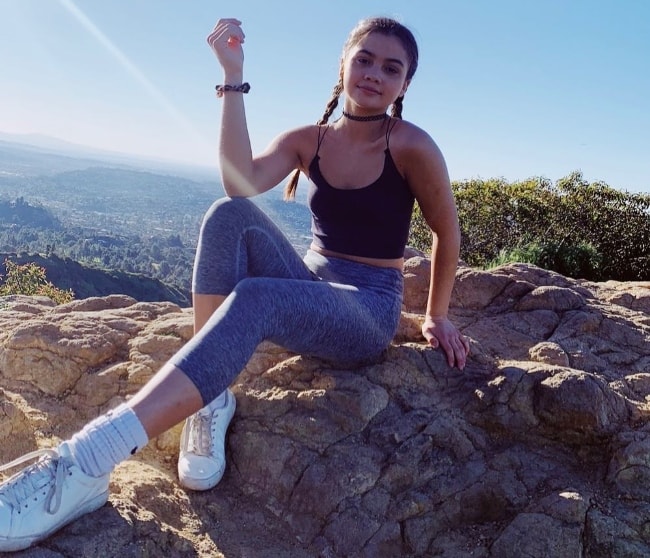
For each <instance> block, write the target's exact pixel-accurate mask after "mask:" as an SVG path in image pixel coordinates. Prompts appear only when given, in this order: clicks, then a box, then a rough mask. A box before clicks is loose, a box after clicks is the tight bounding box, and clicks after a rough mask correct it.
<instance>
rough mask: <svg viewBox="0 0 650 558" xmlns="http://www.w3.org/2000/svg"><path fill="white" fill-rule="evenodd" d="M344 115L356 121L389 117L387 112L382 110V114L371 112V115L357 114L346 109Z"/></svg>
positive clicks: (374, 120)
mask: <svg viewBox="0 0 650 558" xmlns="http://www.w3.org/2000/svg"><path fill="white" fill-rule="evenodd" d="M343 116H344V117H345V118H347V119H348V120H354V121H355V122H376V121H378V120H385V119H386V118H388V115H387V114H386V113H385V112H382V113H381V114H371V115H369V116H357V115H356V114H350V113H349V112H347V111H345V110H344V111H343Z"/></svg>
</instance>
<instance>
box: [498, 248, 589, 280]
mask: <svg viewBox="0 0 650 558" xmlns="http://www.w3.org/2000/svg"><path fill="white" fill-rule="evenodd" d="M513 262H519V263H530V264H533V265H536V266H538V267H543V268H544V269H550V270H553V271H556V272H558V273H561V274H562V275H564V276H566V277H590V278H591V279H594V280H595V279H598V278H599V275H600V269H601V264H602V258H601V256H600V254H599V253H598V251H597V250H596V249H595V248H594V247H593V246H592V245H591V244H588V243H584V242H583V243H579V244H577V245H560V244H556V243H548V242H547V243H541V244H540V243H538V242H531V243H529V244H526V245H525V246H518V247H515V248H513V249H512V250H501V252H499V255H498V257H497V258H496V259H494V260H493V261H491V262H490V263H489V264H488V266H487V267H496V266H498V265H503V264H507V263H513Z"/></svg>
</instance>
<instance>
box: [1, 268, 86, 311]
mask: <svg viewBox="0 0 650 558" xmlns="http://www.w3.org/2000/svg"><path fill="white" fill-rule="evenodd" d="M4 265H5V270H6V275H5V276H4V282H3V283H2V284H1V285H0V296H7V295H15V294H21V295H29V296H34V295H36V296H46V297H48V298H51V299H52V300H53V301H54V302H56V303H57V304H64V303H66V302H70V301H71V300H73V299H74V293H73V292H72V290H67V291H65V290H62V289H59V288H57V287H55V286H54V285H53V284H52V283H50V281H48V280H47V277H46V276H45V269H44V268H42V267H40V266H38V265H36V264H34V263H26V264H22V265H20V264H17V263H15V262H12V261H11V260H5V262H4Z"/></svg>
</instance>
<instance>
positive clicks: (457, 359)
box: [422, 316, 469, 370]
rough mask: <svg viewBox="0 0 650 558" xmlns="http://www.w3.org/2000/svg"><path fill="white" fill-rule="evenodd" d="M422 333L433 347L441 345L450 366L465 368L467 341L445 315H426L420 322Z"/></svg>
mask: <svg viewBox="0 0 650 558" xmlns="http://www.w3.org/2000/svg"><path fill="white" fill-rule="evenodd" d="M422 335H424V338H425V339H426V340H427V342H428V343H429V345H431V346H432V347H433V348H434V349H437V348H438V347H441V348H442V350H443V351H444V352H445V355H446V356H447V363H448V364H449V366H450V367H452V368H453V367H454V365H456V366H458V369H459V370H462V369H463V368H465V362H466V361H467V355H468V354H469V341H467V338H466V337H465V336H464V335H463V334H461V333H460V331H458V329H457V328H456V326H455V325H454V324H452V323H451V321H450V320H449V318H447V317H437V316H427V317H426V319H425V320H424V324H422Z"/></svg>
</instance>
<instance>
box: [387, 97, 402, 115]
mask: <svg viewBox="0 0 650 558" xmlns="http://www.w3.org/2000/svg"><path fill="white" fill-rule="evenodd" d="M403 108H404V95H400V96H399V97H397V99H395V102H394V103H393V108H391V110H390V115H391V116H392V117H393V118H399V119H400V120H401V119H402V109H403Z"/></svg>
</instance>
